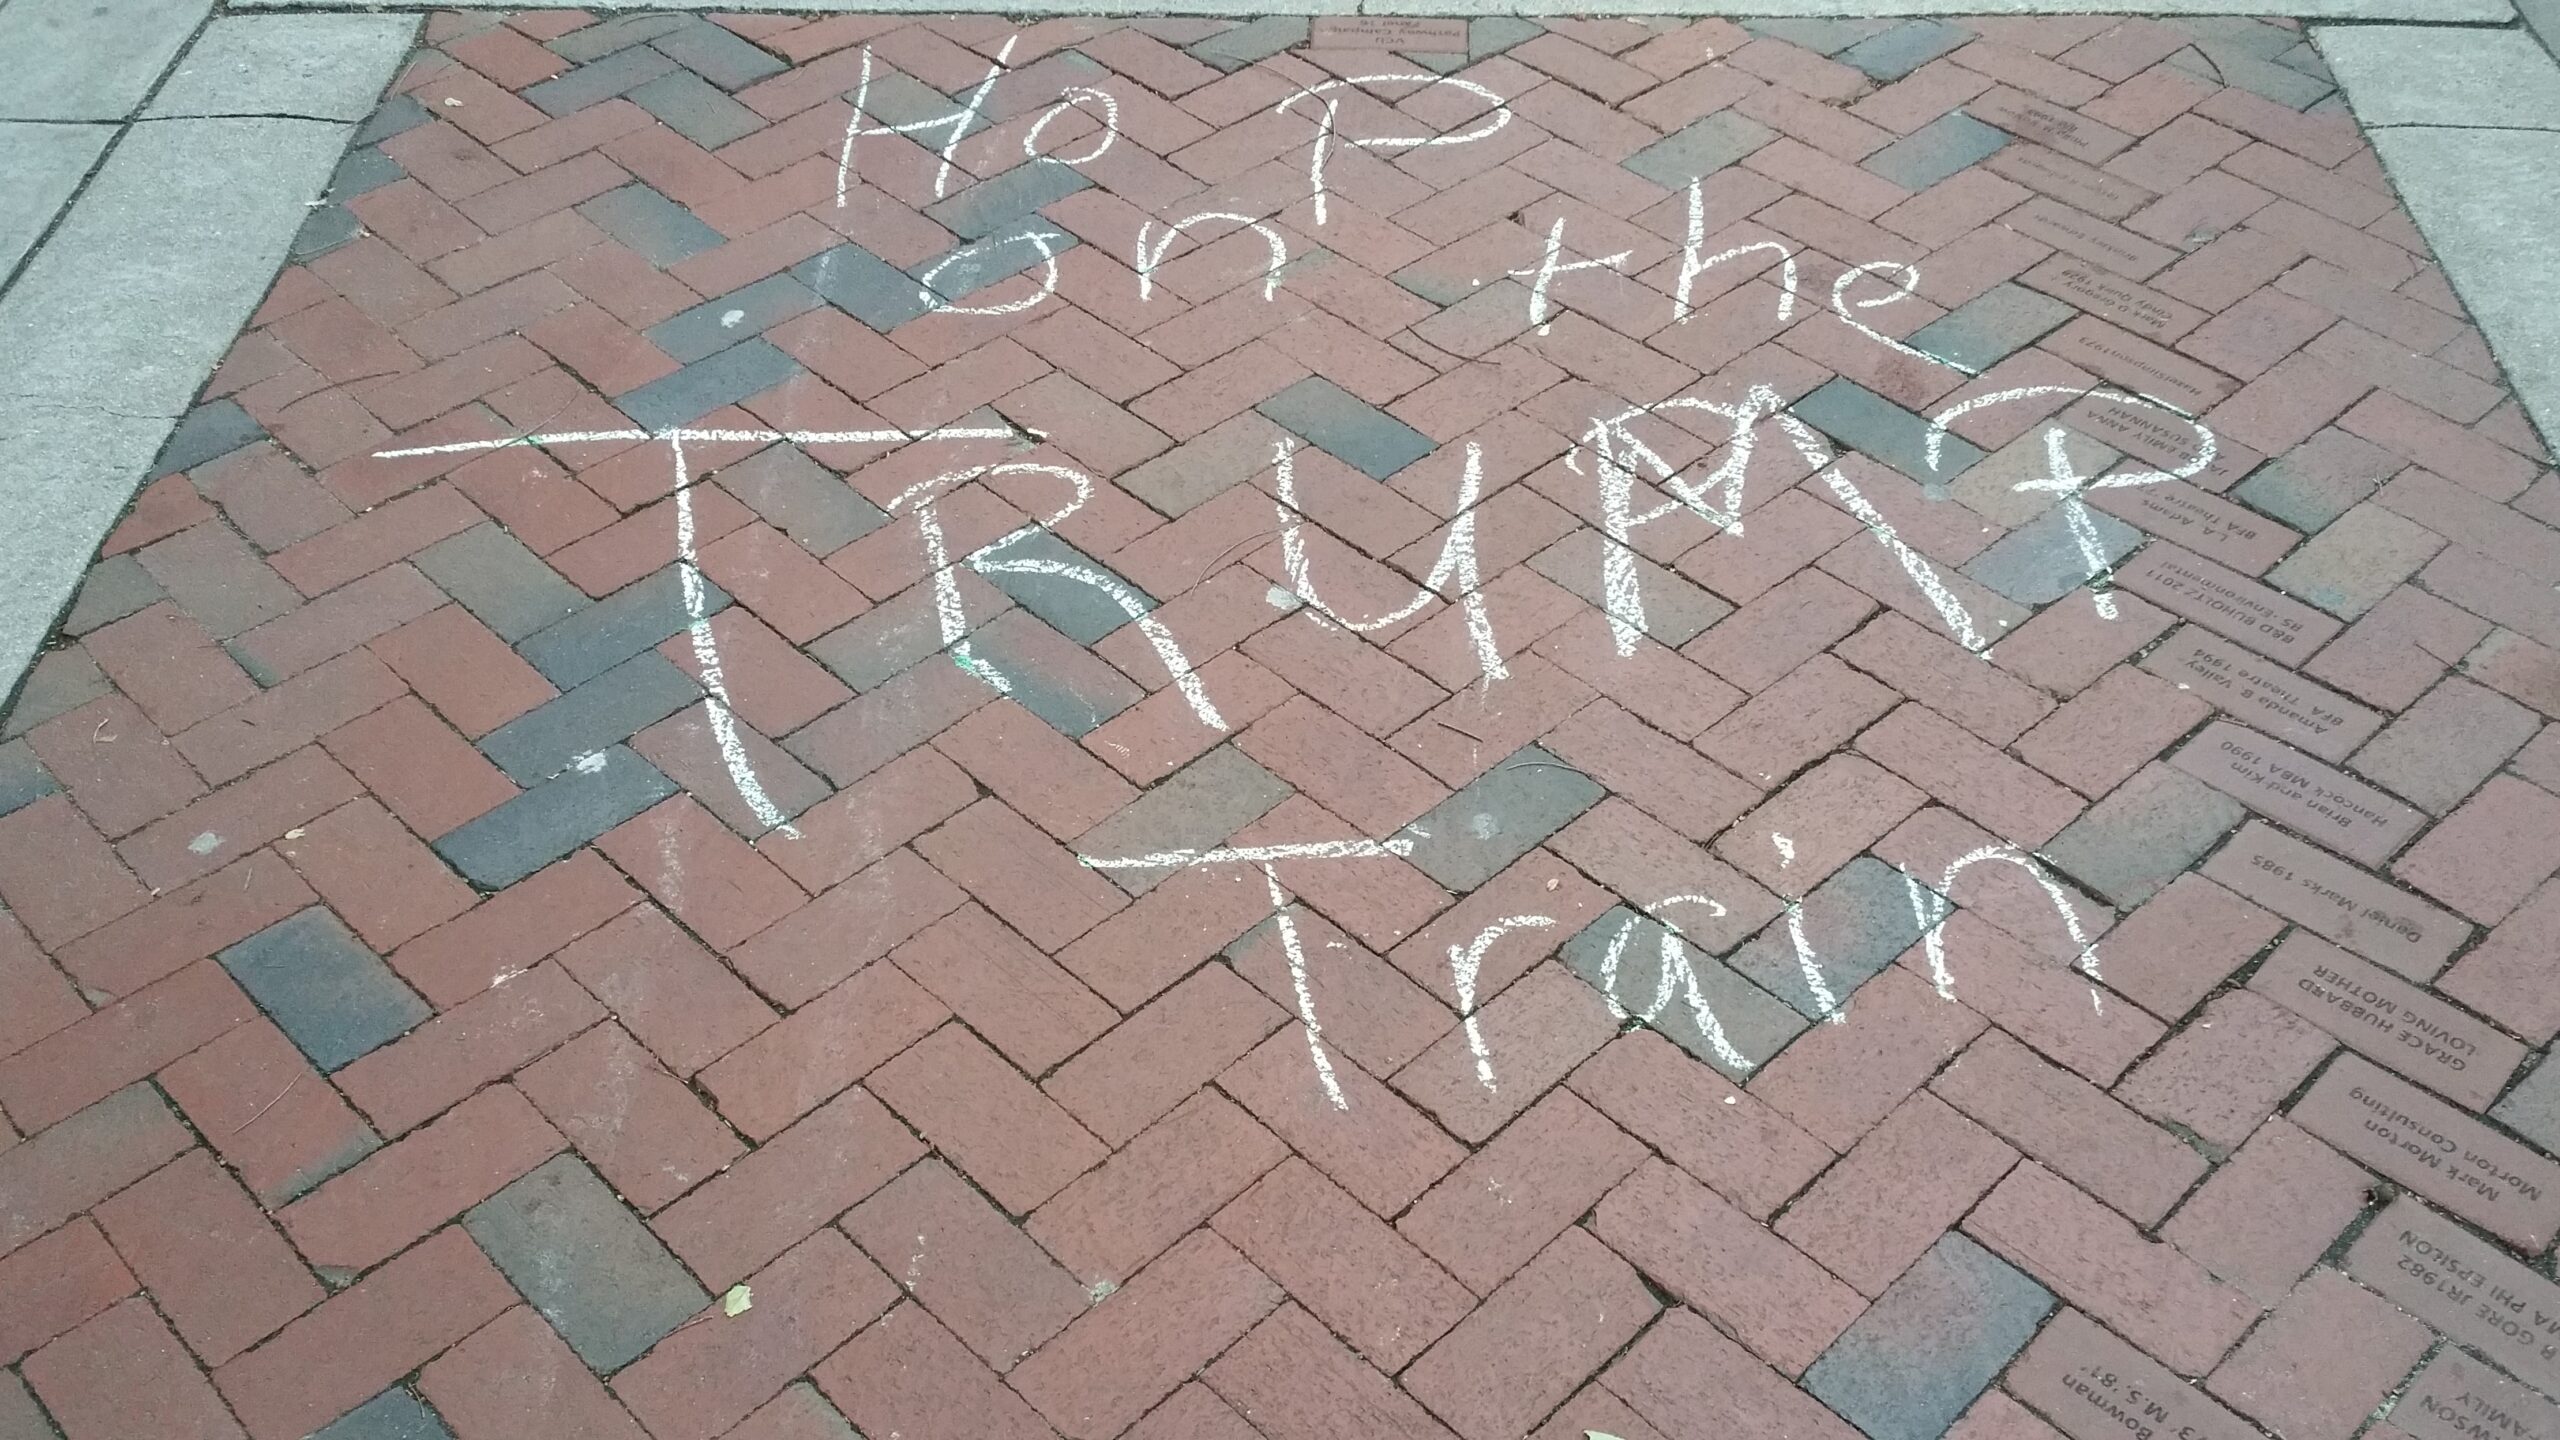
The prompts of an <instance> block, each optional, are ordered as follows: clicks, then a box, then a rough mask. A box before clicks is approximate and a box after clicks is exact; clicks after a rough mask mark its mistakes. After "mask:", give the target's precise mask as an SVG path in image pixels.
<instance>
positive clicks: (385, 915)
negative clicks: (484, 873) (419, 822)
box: [276, 800, 476, 950]
mask: <svg viewBox="0 0 2560 1440" xmlns="http://www.w3.org/2000/svg"><path fill="white" fill-rule="evenodd" d="M276 853H278V854H280V855H282V856H284V857H285V859H287V860H290V861H292V862H293V868H294V869H296V870H298V871H300V872H302V878H303V879H305V880H307V881H309V882H311V888H312V889H314V890H317V891H319V892H320V894H321V897H322V898H323V899H326V900H327V901H328V902H329V904H330V907H331V908H333V909H335V910H336V911H337V912H338V914H339V915H340V916H341V917H343V918H344V919H345V920H346V922H347V923H348V924H349V925H350V926H353V927H354V929H355V932H356V933H357V934H358V935H360V936H362V937H363V938H364V941H365V943H366V944H368V945H371V946H372V947H373V948H374V949H376V950H390V949H393V948H394V947H396V946H398V945H400V944H401V943H402V942H404V941H408V940H412V939H415V938H416V937H418V936H420V935H423V934H425V933H426V932H427V931H429V930H432V929H434V928H435V927H436V926H437V925H439V924H442V923H443V922H445V921H447V920H450V919H452V918H453V917H454V916H456V915H459V914H461V913H462V912H463V911H465V910H468V909H470V908H471V906H472V904H473V902H474V900H475V898H476V897H474V896H473V895H472V893H471V887H470V886H468V885H465V884H464V883H462V879H461V877H459V876H457V875H455V874H454V873H453V872H452V871H451V870H448V869H446V868H445V864H444V862H443V861H442V860H439V859H437V858H436V854H435V852H434V851H432V850H429V849H428V848H427V847H426V845H425V844H424V843H422V842H421V841H419V839H418V838H417V837H416V836H414V835H411V834H410V833H409V832H408V830H407V829H406V828H404V827H403V826H402V825H401V824H400V822H399V821H397V820H394V819H392V818H391V815H390V812H388V811H386V810H384V809H383V808H382V807H381V806H380V805H378V804H375V803H374V802H373V801H371V800H357V801H353V802H351V803H349V804H346V805H342V806H340V807H338V808H337V809H335V810H332V811H330V812H329V813H328V814H326V815H323V816H321V817H320V818H319V819H317V820H314V821H312V822H311V823H310V824H309V825H307V826H304V827H303V829H302V834H301V836H300V837H299V838H292V839H284V840H279V841H277V842H276Z"/></svg>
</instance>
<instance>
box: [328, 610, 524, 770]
mask: <svg viewBox="0 0 2560 1440" xmlns="http://www.w3.org/2000/svg"><path fill="white" fill-rule="evenodd" d="M371 648H372V650H373V653H374V654H375V655H376V656H377V657H379V658H380V659H381V660H382V662H383V663H384V664H386V665H388V666H390V667H391V669H392V671H393V673H395V674H397V675H398V676H399V677H400V678H401V679H403V680H406V681H408V682H409V685H410V688H412V689H414V690H416V691H417V692H418V694H419V696H420V697H421V698H422V699H424V700H425V701H426V702H427V703H428V704H430V705H433V706H435V707H436V712H437V713H438V714H440V715H442V716H444V717H445V719H446V720H447V721H449V722H451V723H452V725H453V727H454V728H455V729H457V730H460V731H461V732H462V733H463V734H465V735H467V736H469V737H471V738H472V739H475V740H476V739H478V738H480V737H481V736H483V735H486V734H488V733H489V732H490V731H492V730H495V729H497V728H498V727H499V726H501V725H504V724H505V723H507V722H508V721H510V720H513V719H514V718H516V717H517V716H519V715H522V714H524V713H525V712H526V711H528V710H531V709H533V708H534V707H535V706H537V705H540V704H541V703H542V702H544V701H545V700H548V699H550V698H552V697H553V696H554V695H556V694H558V693H559V692H558V691H556V690H554V689H553V688H552V686H551V682H550V681H548V680H545V679H543V678H542V676H541V674H540V673H539V672H537V671H536V670H535V669H534V668H533V667H532V666H530V665H528V664H526V663H525V662H524V661H523V660H522V659H520V658H518V657H517V655H516V654H515V652H514V651H513V650H510V649H508V648H507V643H506V642H505V641H503V640H501V639H499V638H498V637H497V636H496V635H495V634H493V633H491V631H490V630H489V627H488V626H486V625H483V624H481V623H480V622H479V621H478V620H475V619H473V618H472V616H471V612H470V611H468V610H465V609H463V608H462V607H461V606H459V605H449V606H446V607H445V608H443V609H441V610H438V611H436V612H434V613H433V614H430V615H426V616H422V617H421V618H419V619H416V620H412V621H410V622H409V623H408V624H406V625H403V626H401V627H400V628H399V629H397V630H394V631H392V632H391V633H390V634H388V635H384V636H382V637H380V638H378V639H376V640H375V641H374V642H373V644H372V647H371Z"/></svg>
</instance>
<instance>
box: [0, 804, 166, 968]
mask: <svg viewBox="0 0 2560 1440" xmlns="http://www.w3.org/2000/svg"><path fill="white" fill-rule="evenodd" d="M149 898H150V897H149V896H148V895H147V894H145V893H144V891H143V888H142V886H141V885H140V884H139V883H138V882H136V881H135V880H134V878H133V876H132V875H130V874H129V873H127V872H126V870H125V868H124V866H123V865H121V864H119V863H117V861H116V856H115V852H114V851H112V850H110V849H108V848H107V842H106V841H105V840H104V839H102V838H100V836H99V834H98V832H97V831H96V830H93V829H91V828H90V826H89V822H88V821H86V820H84V819H82V818H81V817H80V814H79V812H78V811H76V810H74V809H73V808H72V805H71V802H70V801H69V800H67V799H65V798H63V797H62V796H59V795H48V796H46V797H45V798H44V799H42V800H39V801H37V802H36V803H34V804H33V805H30V806H28V807H26V808H25V809H23V810H20V811H18V812H17V813H16V814H14V815H10V816H8V817H6V818H0V899H5V900H6V901H7V902H8V905H9V910H10V913H12V914H14V915H16V916H17V917H18V920H19V922H20V923H22V924H24V925H25V926H26V927H27V930H28V932H29V933H30V934H32V935H34V936H35V937H36V940H37V942H38V943H40V944H42V945H43V946H44V947H45V948H46V949H48V950H55V949H59V948H61V947H62V946H63V945H64V944H66V943H67V942H69V941H72V940H76V939H78V938H80V937H81V936H83V935H86V934H88V933H89V932H90V931H92V930H95V929H97V928H98V927H99V926H101V925H104V924H106V923H107V922H108V921H110V920H113V919H115V918H116V917H117V916H120V915H123V914H125V913H126V912H127V911H130V910H134V909H137V908H139V907H140V906H141V905H142V904H143V902H144V901H145V900H147V899H149Z"/></svg>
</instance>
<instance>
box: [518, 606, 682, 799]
mask: <svg viewBox="0 0 2560 1440" xmlns="http://www.w3.org/2000/svg"><path fill="white" fill-rule="evenodd" d="M661 638H663V637H661ZM701 695H702V687H701V686H700V685H697V684H695V683H694V679H693V677H692V676H690V675H687V674H686V673H684V671H682V670H681V669H678V668H677V667H676V665H675V662H673V661H671V660H669V659H668V658H667V657H666V656H664V655H661V654H659V653H658V652H657V651H655V650H643V651H641V652H640V653H639V654H637V655H634V656H632V657H631V658H630V659H628V660H625V661H623V662H622V663H621V664H619V665H616V666H615V667H613V668H612V669H610V670H607V671H606V672H604V673H603V674H601V675H599V676H597V677H595V678H594V679H592V680H589V681H587V682H586V683H585V684H583V685H580V686H578V687H577V688H576V689H574V690H570V691H567V692H566V693H564V694H562V695H560V696H559V697H558V698H556V699H553V700H549V701H546V702H544V703H543V704H542V705H540V706H537V707H536V708H534V709H532V710H529V711H527V712H525V713H524V714H522V715H519V716H517V717H516V718H515V719H513V720H510V721H508V722H507V723H506V724H504V725H501V726H499V727H498V728H497V729H495V730H492V731H490V732H489V733H488V734H487V735H485V736H483V737H481V740H480V752H481V753H482V754H484V755H486V756H488V757H489V759H490V761H491V762H492V763H494V764H495V765H496V766H497V767H498V768H499V769H501V770H504V771H505V772H507V778H508V779H511V780H513V781H515V782H516V783H517V784H519V785H534V784H539V783H540V782H542V781H544V780H548V779H550V778H551V777H552V776H554V775H557V774H559V773H560V772H561V771H562V770H564V769H567V768H568V767H569V766H570V765H572V764H575V763H576V762H577V760H578V759H579V757H581V756H585V755H592V754H594V753H595V752H597V751H599V750H602V749H604V748H605V747H606V746H608V745H614V744H619V743H620V742H622V741H624V740H628V739H630V738H631V737H632V736H634V735H637V734H639V733H640V732H641V731H642V730H645V729H647V728H648V727H649V726H651V725H655V724H656V723H658V722H659V721H661V720H664V719H666V718H667V717H668V716H670V715H673V714H674V713H676V712H677V711H678V710H681V709H683V708H684V707H685V706H687V705H690V704H692V703H693V702H694V701H695V700H696V699H699V698H700V697H701Z"/></svg>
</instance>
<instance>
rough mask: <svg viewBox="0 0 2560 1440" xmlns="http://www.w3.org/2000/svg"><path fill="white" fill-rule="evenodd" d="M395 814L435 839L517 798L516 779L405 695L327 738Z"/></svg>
mask: <svg viewBox="0 0 2560 1440" xmlns="http://www.w3.org/2000/svg"><path fill="white" fill-rule="evenodd" d="M320 743H321V744H322V745H324V746H326V747H328V749H329V751H330V753H331V754H332V755H335V756H337V757H338V758H339V759H341V760H342V761H344V762H345V764H346V765H347V767H348V768H349V769H351V770H353V771H355V772H356V774H357V775H359V776H361V777H362V778H363V780H364V783H365V786H366V788H368V789H370V790H372V791H373V792H374V794H376V795H377V796H379V797H381V799H382V800H383V801H384V802H385V803H387V804H388V805H389V806H390V807H391V808H392V810H393V812H394V813H396V814H398V815H399V817H400V818H401V819H402V820H404V821H406V822H407V823H408V824H409V825H411V826H412V827H414V828H415V829H416V830H417V831H418V832H419V833H420V834H422V835H425V836H428V837H430V838H433V837H436V836H440V835H443V834H445V833H447V832H448V831H451V830H453V829H454V828H456V827H457V826H460V825H462V824H463V823H464V822H466V821H470V820H475V819H478V818H479V817H480V816H482V815H484V814H487V813H488V812H489V811H491V810H494V809H496V808H497V807H498V806H500V805H503V804H505V803H506V802H507V801H509V800H511V799H513V798H515V796H516V794H517V790H516V787H515V785H514V783H513V782H511V781H509V780H508V779H507V778H506V776H504V775H502V774H500V773H499V771H498V767H496V766H495V765H492V764H490V763H489V762H488V760H487V759H486V758H484V757H483V756H482V755H481V754H480V753H479V752H478V751H477V750H474V749H473V748H471V746H470V745H469V744H468V743H467V742H465V741H464V740H463V739H462V738H461V737H460V736H458V735H455V734H454V733H453V732H452V731H451V730H448V729H446V728H445V726H444V723H443V722H442V721H439V720H437V719H436V718H435V717H434V716H433V715H431V714H429V713H428V711H427V708H426V707H425V706H423V705H421V704H419V703H418V702H417V701H415V700H412V699H409V698H407V697H403V698H401V699H398V700H394V701H392V702H391V703H390V704H388V705H385V706H383V707H382V708H381V709H379V710H376V711H374V712H373V713H372V714H370V715H367V716H364V717H363V718H361V719H358V720H353V721H350V722H348V723H347V724H345V725H342V726H340V727H338V728H337V729H336V730H333V731H331V732H329V733H328V734H327V735H324V736H322V737H321V741H320Z"/></svg>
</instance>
